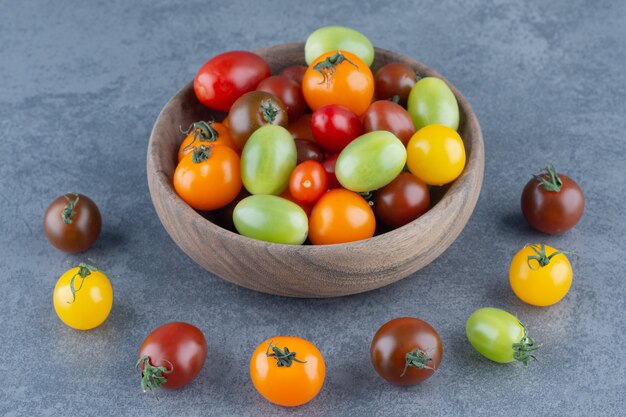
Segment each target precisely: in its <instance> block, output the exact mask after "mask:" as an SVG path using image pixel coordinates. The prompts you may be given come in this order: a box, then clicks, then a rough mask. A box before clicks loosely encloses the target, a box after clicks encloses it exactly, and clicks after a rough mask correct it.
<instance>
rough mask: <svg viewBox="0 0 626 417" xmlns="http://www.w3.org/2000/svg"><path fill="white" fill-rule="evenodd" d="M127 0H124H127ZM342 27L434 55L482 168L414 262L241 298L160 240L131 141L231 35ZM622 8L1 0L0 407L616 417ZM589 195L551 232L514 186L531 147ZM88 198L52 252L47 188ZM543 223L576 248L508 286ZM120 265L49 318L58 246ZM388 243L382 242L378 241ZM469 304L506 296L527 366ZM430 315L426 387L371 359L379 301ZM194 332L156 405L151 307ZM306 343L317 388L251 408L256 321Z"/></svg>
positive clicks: (561, 243)
mask: <svg viewBox="0 0 626 417" xmlns="http://www.w3.org/2000/svg"><path fill="white" fill-rule="evenodd" d="M131 3H132V4H131ZM333 23H334V24H337V23H338V24H344V25H347V26H352V27H355V28H357V29H359V30H361V31H362V32H363V33H364V34H366V35H367V36H368V37H369V38H370V39H371V40H372V42H373V43H374V44H375V45H377V46H380V47H383V48H387V49H391V50H394V51H398V52H400V53H403V54H406V55H409V56H412V57H414V58H416V59H418V60H421V61H423V62H425V63H426V64H428V65H430V66H432V67H433V68H435V69H436V70H438V71H440V72H441V73H442V74H443V75H444V76H446V77H447V78H448V79H449V80H450V81H451V82H453V83H454V84H455V85H456V86H457V87H459V89H460V90H461V91H462V92H463V93H464V94H465V96H466V97H467V98H468V100H469V101H470V102H471V104H472V105H473V106H474V109H475V110H476V113H477V114H478V117H479V119H480V121H481V124H482V128H483V133H484V137H485V146H486V155H487V159H486V172H485V182H484V186H483V190H482V194H481V196H480V200H479V202H478V206H477V208H476V211H475V212H474V215H473V217H472V218H471V220H470V222H469V224H468V225H467V227H466V228H465V230H464V231H463V233H462V234H461V236H460V237H459V238H458V240H457V241H456V242H455V243H454V244H453V245H452V247H451V248H450V249H449V250H448V251H447V252H446V253H445V254H444V255H443V256H441V257H440V258H439V259H437V260H436V261H435V262H433V263H432V264H431V265H430V266H428V267H427V268H425V269H423V270H422V271H420V272H419V273H417V274H415V276H413V277H410V278H408V279H406V280H404V281H402V282H399V283H397V284H395V285H391V286H389V287H387V288H384V289H381V290H378V291H374V292H371V293H369V294H362V295H358V296H353V297H347V298H342V299H328V300H298V299H284V298H279V297H273V296H268V295H263V294H257V293H254V292H251V291H248V290H245V289H242V288H238V287H235V286H233V285H231V284H228V283H226V282H224V281H222V280H221V279H219V278H216V277H213V276H211V275H210V274H208V273H206V272H205V271H204V270H202V269H201V268H199V267H198V266H196V265H195V264H194V263H193V262H192V261H191V260H190V259H189V258H188V257H187V256H186V255H185V254H184V253H182V252H181V251H180V250H179V249H178V248H177V247H176V245H174V243H173V242H172V241H171V240H170V238H169V237H168V235H167V234H166V233H165V230H164V229H163V227H162V226H161V224H160V223H159V220H158V219H157V217H156V214H155V212H154V209H153V207H152V204H151V202H150V198H149V195H148V187H147V184H146V172H145V153H146V145H147V142H148V135H149V132H150V129H151V127H152V123H153V122H154V120H155V118H156V116H157V114H158V112H159V110H160V109H161V107H162V106H163V105H164V104H165V102H166V101H167V100H168V98H169V97H170V96H171V95H172V94H173V93H174V92H175V91H177V90H178V88H179V87H181V86H182V85H183V84H184V83H186V82H187V81H189V80H190V79H191V78H192V77H193V76H194V74H195V72H196V70H197V69H198V68H199V67H200V65H201V64H202V63H204V61H205V60H207V59H208V58H210V57H211V56H212V55H214V54H217V53H218V52H222V51H225V50H229V49H249V50H254V49H255V48H259V47H262V46H267V45H272V44H277V43H282V42H289V41H301V40H304V39H305V38H306V36H307V35H308V33H310V32H311V31H312V30H313V29H315V28H317V27H319V26H322V25H327V24H333ZM625 40H626V2H624V1H620V0H614V1H595V2H586V1H578V0H576V1H572V0H560V1H533V2H519V1H514V0H511V1H478V0H465V1H459V2H454V1H452V0H445V1H439V0H437V1H421V2H419V3H417V2H411V1H389V2H385V1H368V2H365V1H357V0H353V1H346V2H340V1H337V0H335V1H319V0H317V1H308V2H307V4H299V3H297V2H295V1H287V0H284V1H281V2H269V1H259V2H254V3H253V2H250V3H247V2H244V1H223V2H206V1H205V2H191V1H190V2H180V3H178V4H176V3H174V2H169V1H150V0H144V1H133V2H128V1H121V0H120V1H55V2H52V1H39V2H34V1H22V0H20V1H9V0H0V131H1V133H2V136H1V139H0V143H1V144H2V149H3V151H2V153H1V156H0V178H1V185H0V220H1V223H0V224H1V230H0V340H1V341H0V354H1V360H0V375H2V382H1V383H0V414H2V415H8V416H13V415H28V416H33V415H54V416H58V415H76V416H82V417H84V416H104V415H119V416H122V415H132V416H141V415H144V416H145V415H149V414H150V415H164V416H165V415H185V416H199V415H214V416H235V415H236V416H260V415H279V416H281V415H291V416H305V415H306V416H340V415H353V416H405V415H424V416H435V415H441V416H450V415H486V416H495V415H517V416H523V415H550V416H555V415H563V416H591V415H603V416H609V415H623V413H624V408H625V407H626V401H625V396H624V394H625V392H626V371H625V366H624V346H625V344H626V337H625V333H626V328H625V325H624V318H625V317H624V316H625V313H624V312H625V310H626V308H625V291H624V289H625V284H624V280H625V277H624V269H625V266H626V264H625V262H624V258H625V245H624V243H623V242H624V241H623V239H624V235H625V234H626V227H625V222H624V209H623V207H624V203H625V202H626V201H625V200H626V190H625V188H626V187H625V174H626V170H625V168H624V166H625V162H626V157H625V154H626V142H625V138H624V131H625V130H626V121H625V116H626V112H625V109H626V106H625V104H624V102H625V101H626V71H625V70H624V67H625V65H626V42H625ZM549 161H551V162H554V163H555V164H556V166H557V167H558V168H559V169H560V170H561V171H562V172H565V173H567V174H568V175H570V176H572V177H574V178H576V179H577V180H578V181H579V183H580V185H581V186H582V188H583V189H584V190H585V192H586V196H587V211H586V214H585V216H584V217H583V219H582V221H581V223H580V224H579V225H578V226H577V227H576V228H575V229H574V230H572V231H570V232H568V233H567V234H565V235H563V236H556V237H553V236H544V235H541V234H538V233H537V232H534V231H532V230H530V229H529V228H528V227H527V226H526V224H525V222H524V220H523V219H522V218H521V214H520V210H519V207H518V205H519V202H518V199H519V195H520V192H521V189H522V187H523V185H524V184H525V182H526V181H527V180H528V178H529V175H530V173H532V172H534V171H536V170H537V169H539V168H541V167H542V166H544V164H546V163H547V162H549ZM68 191H78V192H82V193H85V194H88V195H89V196H91V197H92V198H93V199H94V200H95V201H96V202H97V203H98V205H99V206H100V209H101V211H102V213H103V216H104V230H103V233H102V236H101V237H100V239H99V240H98V242H97V244H96V245H95V247H93V248H92V249H91V250H90V251H89V252H87V253H86V254H84V255H81V256H67V255H65V254H63V253H61V252H59V251H57V250H55V249H54V248H52V247H51V246H50V245H49V244H48V242H47V241H46V239H45V237H44V235H43V232H42V216H43V213H44V210H45V208H46V207H47V205H48V204H49V203H50V201H52V200H53V199H54V198H55V197H57V196H58V195H60V194H62V193H65V192H68ZM538 241H543V242H545V243H548V244H551V245H554V246H556V247H558V248H562V249H568V250H572V251H575V252H576V253H578V254H579V255H580V259H579V260H575V261H574V270H575V277H574V284H573V287H572V289H571V291H570V293H569V294H568V295H567V297H566V298H565V299H564V300H563V301H562V302H561V303H559V304H558V305H556V306H553V307H551V308H534V307H531V306H527V305H524V304H523V303H522V302H521V301H519V300H518V299H517V298H516V297H515V295H514V294H513V293H512V292H511V290H510V288H509V284H508V278H507V271H508V265H509V260H510V259H511V257H512V256H513V254H514V253H515V252H516V251H517V250H518V249H519V248H520V247H521V246H523V245H524V244H526V243H530V242H538ZM87 256H89V257H91V258H94V259H96V261H97V262H98V264H99V265H100V266H101V267H102V268H104V269H106V270H107V271H110V272H111V273H114V274H117V275H119V277H118V278H114V279H113V280H112V281H113V287H114V291H115V303H114V306H113V310H112V312H111V315H110V317H109V319H108V320H107V321H106V323H105V324H104V325H103V326H101V327H100V328H98V329H96V330H93V331H89V332H78V331H74V330H72V329H70V328H68V327H66V326H65V325H63V324H62V323H61V322H60V321H59V319H58V318H57V317H56V315H55V312H54V309H53V307H52V289H53V287H54V284H55V282H56V279H57V277H58V276H59V275H60V274H61V273H62V272H64V270H65V269H66V261H68V260H70V261H72V262H74V261H78V260H82V259H85V258H86V257H87ZM383 256H388V255H386V254H385V255H383ZM482 306H496V307H501V308H504V309H506V310H508V311H510V312H513V313H515V314H517V315H519V317H520V318H521V319H522V320H523V321H524V322H525V323H526V325H527V326H528V327H529V329H530V331H531V332H532V334H534V336H535V337H536V338H537V339H539V340H541V341H542V342H543V343H544V344H545V347H544V348H543V349H541V351H539V352H538V357H539V362H538V363H532V364H531V365H530V366H529V368H528V370H526V371H521V370H520V367H518V366H515V365H513V364H511V365H508V366H507V365H498V364H495V363H492V362H489V361H488V360H486V359H484V358H482V357H481V356H480V355H479V354H478V353H476V352H475V351H474V350H473V349H472V348H471V346H470V345H469V344H468V342H467V341H466V339H465V334H464V323H465V320H466V318H467V317H468V315H469V314H470V313H471V312H472V311H473V310H474V309H476V308H478V307H482ZM406 315H408V316H417V317H421V318H423V319H425V320H427V321H428V322H430V323H432V324H433V326H434V327H435V328H436V329H437V330H438V331H439V332H440V334H441V337H442V339H443V343H444V346H445V354H444V360H443V363H442V365H441V368H440V370H439V371H438V372H437V373H436V375H435V376H434V377H433V378H431V379H430V380H429V381H427V382H426V383H424V384H422V385H421V386H417V387H413V388H408V389H407V388H398V387H394V386H390V385H388V384H387V383H385V382H383V381H382V380H381V379H380V378H379V377H378V376H377V375H376V374H375V372H374V371H373V369H372V367H371V365H370V362H369V357H368V349H369V343H370V340H371V337H372V335H373V334H374V332H375V331H376V329H377V328H378V327H379V326H380V325H381V324H382V323H384V322H385V321H387V320H389V319H391V318H394V317H397V316H406ZM171 320H184V321H188V322H191V323H194V324H196V325H197V326H199V327H200V328H201V329H202V330H203V331H204V332H205V333H206V336H207V339H208V343H209V350H210V353H209V357H208V361H207V363H206V366H205V369H204V370H203V372H202V374H201V375H200V376H199V378H198V379H197V380H196V381H195V382H194V383H193V384H192V385H190V386H189V387H187V388H185V389H182V390H178V391H173V392H172V391H168V392H165V391H164V392H162V394H161V399H160V401H158V402H156V401H155V400H154V399H153V398H151V397H150V396H148V395H142V394H141V393H140V389H139V380H138V375H137V374H136V373H135V371H134V370H133V365H134V361H135V359H136V354H137V349H138V347H139V344H140V343H141V341H142V340H143V338H144V337H145V336H146V335H147V334H148V332H149V331H150V330H152V329H153V328H154V327H156V326H157V325H160V324H162V323H165V322H168V321H171ZM276 334H296V335H300V336H303V337H305V338H307V339H310V340H311V341H313V342H314V343H315V344H316V345H318V346H319V348H320V349H321V351H322V352H323V354H324V356H325V358H326V362H327V365H328V374H327V378H326V383H325V386H324V388H323V390H322V392H321V393H320V395H319V396H318V397H317V398H316V399H315V400H314V401H312V402H311V403H309V404H307V405H305V406H303V407H300V408H298V409H293V410H286V409H281V408H278V407H275V406H273V405H271V404H269V403H266V402H265V401H264V400H263V399H262V398H261V397H260V396H259V395H258V394H257V393H256V391H255V390H254V388H253V387H252V384H251V383H250V381H249V377H248V360H249V357H250V355H251V353H252V351H253V349H254V347H255V346H256V345H257V344H258V343H259V342H261V341H262V340H264V339H265V338H266V337H269V336H272V335H276Z"/></svg>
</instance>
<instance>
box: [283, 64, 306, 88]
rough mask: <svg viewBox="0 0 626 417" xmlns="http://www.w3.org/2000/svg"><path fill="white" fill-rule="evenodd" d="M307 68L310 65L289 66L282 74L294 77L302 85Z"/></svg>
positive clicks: (290, 77)
mask: <svg viewBox="0 0 626 417" xmlns="http://www.w3.org/2000/svg"><path fill="white" fill-rule="evenodd" d="M307 69H308V67H307V66H306V65H292V66H291V67H287V68H285V69H284V70H282V71H281V72H280V75H282V76H283V77H287V78H289V79H292V80H294V81H295V82H297V83H298V84H300V85H302V79H303V78H304V73H305V72H306V70H307Z"/></svg>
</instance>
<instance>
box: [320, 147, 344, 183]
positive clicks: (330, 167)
mask: <svg viewBox="0 0 626 417" xmlns="http://www.w3.org/2000/svg"><path fill="white" fill-rule="evenodd" d="M337 158H339V154H336V155H332V156H329V157H328V158H326V160H325V161H324V162H323V163H322V165H324V171H326V181H327V184H328V188H329V189H331V190H332V189H334V188H342V187H341V184H340V183H339V180H338V179H337V175H335V166H336V165H337Z"/></svg>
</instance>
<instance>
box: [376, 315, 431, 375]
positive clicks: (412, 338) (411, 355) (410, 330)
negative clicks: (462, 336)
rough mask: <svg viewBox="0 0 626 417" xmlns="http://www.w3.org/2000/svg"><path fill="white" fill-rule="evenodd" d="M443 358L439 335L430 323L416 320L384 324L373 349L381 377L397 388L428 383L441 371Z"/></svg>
mask: <svg viewBox="0 0 626 417" xmlns="http://www.w3.org/2000/svg"><path fill="white" fill-rule="evenodd" d="M442 356H443V346H442V344H441V339H440V338H439V334H438V333H437V332H436V331H435V329H433V327H432V326H431V325H430V324H428V323H426V322H425V321H423V320H420V319H416V318H412V317H401V318H397V319H393V320H391V321H388V322H387V323H385V324H383V325H382V326H381V328H380V329H378V331H377V332H376V334H375V335H374V339H373V340H372V345H371V347H370V357H371V359H372V365H374V369H375V370H376V372H378V375H380V376H381V377H383V378H384V379H386V380H387V381H388V382H391V383H392V384H397V385H416V384H419V383H420V382H424V381H425V380H427V379H428V378H430V377H431V376H433V374H434V373H435V371H436V370H437V369H439V364H440V363H441V358H442Z"/></svg>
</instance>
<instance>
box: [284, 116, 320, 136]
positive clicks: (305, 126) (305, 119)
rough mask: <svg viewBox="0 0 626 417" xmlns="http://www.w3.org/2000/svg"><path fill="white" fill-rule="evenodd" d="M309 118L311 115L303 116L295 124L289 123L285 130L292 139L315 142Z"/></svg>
mask: <svg viewBox="0 0 626 417" xmlns="http://www.w3.org/2000/svg"><path fill="white" fill-rule="evenodd" d="M311 116H312V114H305V115H303V116H302V117H300V118H299V119H298V120H296V121H295V122H293V123H289V127H288V128H287V130H289V133H291V136H293V138H294V139H306V140H311V141H313V142H315V138H314V137H313V132H312V131H311Z"/></svg>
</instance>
